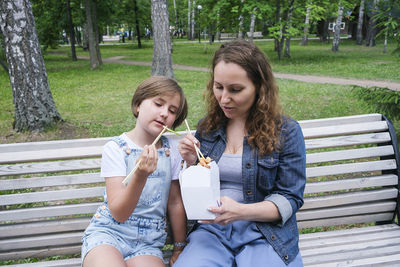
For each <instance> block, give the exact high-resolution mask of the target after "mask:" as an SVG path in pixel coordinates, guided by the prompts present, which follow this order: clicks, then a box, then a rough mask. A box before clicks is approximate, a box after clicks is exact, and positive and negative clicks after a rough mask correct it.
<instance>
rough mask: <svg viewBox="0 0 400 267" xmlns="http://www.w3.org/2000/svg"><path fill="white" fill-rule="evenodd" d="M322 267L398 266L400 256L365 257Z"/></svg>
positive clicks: (399, 264)
mask: <svg viewBox="0 0 400 267" xmlns="http://www.w3.org/2000/svg"><path fill="white" fill-rule="evenodd" d="M307 266H321V264H319V263H317V264H312V265H311V264H308V265H307ZM323 266H324V267H337V266H347V267H352V266H357V267H362V266H365V267H372V266H376V267H383V266H391V267H393V266H400V254H394V255H385V256H381V257H366V258H364V259H356V260H351V261H349V260H343V261H338V262H333V263H329V264H324V265H323Z"/></svg>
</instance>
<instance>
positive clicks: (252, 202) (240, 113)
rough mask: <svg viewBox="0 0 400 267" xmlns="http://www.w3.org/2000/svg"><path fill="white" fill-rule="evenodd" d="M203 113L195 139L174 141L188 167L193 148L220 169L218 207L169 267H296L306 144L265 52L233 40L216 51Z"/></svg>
mask: <svg viewBox="0 0 400 267" xmlns="http://www.w3.org/2000/svg"><path fill="white" fill-rule="evenodd" d="M206 100H207V101H208V113H207V115H206V117H205V118H204V119H203V120H202V121H200V123H199V125H198V128H197V132H196V135H195V137H196V138H195V137H193V136H192V135H187V136H186V137H185V138H183V139H182V140H181V141H180V144H179V151H180V153H181V155H182V157H183V158H184V159H185V160H186V162H187V164H188V165H191V164H194V163H195V161H196V153H195V150H194V147H193V142H194V143H195V144H199V141H200V144H201V146H200V145H199V146H200V149H201V151H202V152H203V154H204V156H209V157H211V158H212V159H214V160H215V161H216V162H218V167H219V170H220V181H221V187H220V188H221V192H220V193H221V196H222V197H221V199H220V203H221V205H220V206H219V207H210V211H212V212H214V213H216V214H217V218H216V219H215V220H213V221H203V223H202V224H198V225H197V226H195V227H196V228H195V230H194V231H192V232H191V233H190V235H189V236H188V245H187V246H186V247H185V249H184V251H183V252H182V254H181V255H180V257H179V259H178V260H177V262H176V263H175V265H174V267H177V266H178V267H181V266H182V267H183V266H191V267H195V266H207V267H212V266H238V267H241V266H274V267H277V266H286V265H289V266H302V265H303V263H302V259H301V256H300V253H299V247H298V240H299V236H298V232H297V223H296V215H295V214H296V212H297V210H298V209H299V208H300V207H301V206H302V205H303V192H304V187H305V182H306V176H305V145H304V140H303V135H302V132H301V129H300V126H299V125H298V123H297V122H295V121H294V120H291V119H289V118H287V117H284V116H282V113H281V109H280V105H279V97H278V86H277V85H276V83H275V80H274V77H273V74H272V70H271V67H270V65H269V63H268V62H267V59H266V57H265V55H264V53H263V52H261V51H260V50H259V49H258V48H257V47H256V46H255V45H254V44H253V43H250V42H247V41H233V42H231V43H227V44H224V45H222V46H221V47H220V49H219V50H217V51H216V53H215V55H214V59H213V62H212V69H211V78H210V80H209V83H208V86H207V89H206Z"/></svg>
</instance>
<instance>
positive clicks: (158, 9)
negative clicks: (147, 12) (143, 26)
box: [151, 0, 175, 78]
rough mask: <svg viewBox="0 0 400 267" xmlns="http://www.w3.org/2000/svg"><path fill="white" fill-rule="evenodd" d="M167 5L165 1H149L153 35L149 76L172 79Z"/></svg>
mask: <svg viewBox="0 0 400 267" xmlns="http://www.w3.org/2000/svg"><path fill="white" fill-rule="evenodd" d="M167 3H168V2H167V0H151V20H152V22H153V23H152V24H153V33H154V37H153V42H154V44H153V47H154V48H153V62H152V70H151V75H152V76H155V75H161V76H167V77H170V78H174V77H175V76H174V71H173V69H172V57H171V38H170V35H169V15H168V5H167Z"/></svg>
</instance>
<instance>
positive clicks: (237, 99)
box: [213, 61, 256, 120]
mask: <svg viewBox="0 0 400 267" xmlns="http://www.w3.org/2000/svg"><path fill="white" fill-rule="evenodd" d="M213 92H214V95H215V98H216V99H217V101H218V104H219V106H220V107H221V109H222V110H223V112H224V114H225V116H226V117H227V118H229V119H242V120H246V119H247V117H248V115H249V111H250V108H251V107H252V105H253V103H254V101H255V98H256V88H255V86H254V84H253V82H252V81H251V80H250V79H249V78H248V77H247V73H246V71H245V70H244V69H243V68H242V67H241V66H239V65H237V64H235V63H226V62H224V61H220V62H219V63H218V64H217V65H216V66H215V68H214V87H213Z"/></svg>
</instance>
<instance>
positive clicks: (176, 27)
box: [174, 0, 178, 30]
mask: <svg viewBox="0 0 400 267" xmlns="http://www.w3.org/2000/svg"><path fill="white" fill-rule="evenodd" d="M174 11H175V30H178V12H177V11H176V1H175V0H174Z"/></svg>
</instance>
